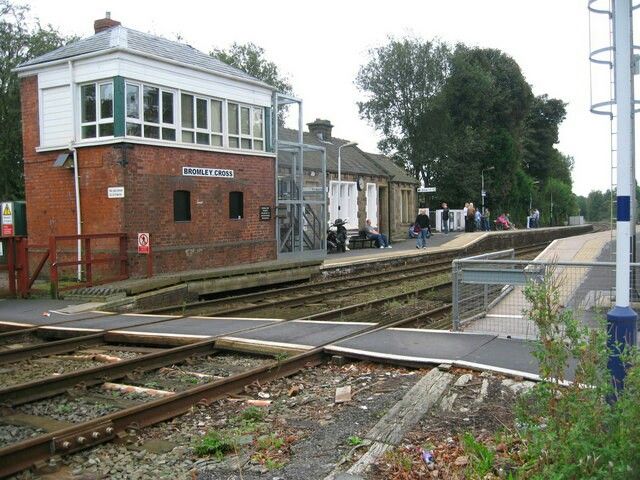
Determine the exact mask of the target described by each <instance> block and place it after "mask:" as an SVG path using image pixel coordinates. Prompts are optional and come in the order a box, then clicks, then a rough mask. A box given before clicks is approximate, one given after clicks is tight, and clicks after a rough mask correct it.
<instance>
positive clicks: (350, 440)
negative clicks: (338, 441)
mask: <svg viewBox="0 0 640 480" xmlns="http://www.w3.org/2000/svg"><path fill="white" fill-rule="evenodd" d="M347 443H348V444H349V445H351V446H352V447H357V446H358V445H362V439H361V438H360V437H359V436H357V435H351V436H350V437H349V438H347Z"/></svg>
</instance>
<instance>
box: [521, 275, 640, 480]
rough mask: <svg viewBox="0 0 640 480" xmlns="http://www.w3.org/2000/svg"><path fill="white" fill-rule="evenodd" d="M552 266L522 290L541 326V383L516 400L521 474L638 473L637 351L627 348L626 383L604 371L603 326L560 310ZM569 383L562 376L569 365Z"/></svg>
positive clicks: (629, 475) (624, 475)
mask: <svg viewBox="0 0 640 480" xmlns="http://www.w3.org/2000/svg"><path fill="white" fill-rule="evenodd" d="M558 282H559V281H558V280H557V279H556V278H554V276H553V272H550V273H549V274H548V275H546V277H545V281H544V282H539V283H532V284H529V285H528V286H527V287H526V288H525V297H526V298H527V300H528V301H529V302H530V303H531V308H530V310H529V311H528V312H527V313H528V316H529V318H531V319H532V320H533V321H534V322H535V323H536V325H537V327H538V329H539V332H540V333H539V337H540V341H539V342H537V343H536V344H535V347H534V356H535V357H536V358H537V360H538V361H539V363H540V376H541V378H542V381H541V382H539V383H538V384H537V385H536V386H535V387H534V388H533V389H532V391H531V392H530V393H529V394H527V395H525V396H524V397H523V398H522V399H521V402H520V404H519V406H518V410H517V418H518V424H517V427H518V433H519V435H520V436H521V440H522V445H521V446H520V451H519V454H518V455H519V457H520V458H519V462H518V463H520V465H521V468H520V469H519V471H518V477H520V478H540V479H547V478H559V479H560V478H563V479H564V478H567V479H573V478H576V479H578V478H580V479H582V478H590V479H630V478H640V408H639V406H638V405H640V355H638V351H637V349H636V348H635V347H634V348H629V349H627V350H626V351H625V352H624V353H623V358H624V360H625V363H626V365H627V370H626V379H625V388H624V390H623V391H620V392H615V391H614V390H613V388H612V379H611V376H610V374H609V372H608V370H607V359H608V356H609V350H608V348H607V332H606V324H605V323H604V321H601V325H600V328H598V329H588V328H587V327H585V326H582V325H581V324H580V322H579V321H577V320H576V319H575V317H574V315H573V313H572V312H571V311H569V310H563V309H562V308H561V306H560V301H559V292H560V290H559V284H558ZM570 368H571V369H573V370H574V375H573V376H574V378H573V382H571V383H568V382H566V378H567V372H568V371H569V369H570Z"/></svg>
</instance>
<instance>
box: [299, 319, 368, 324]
mask: <svg viewBox="0 0 640 480" xmlns="http://www.w3.org/2000/svg"><path fill="white" fill-rule="evenodd" d="M291 323H322V324H326V325H377V323H375V322H338V321H335V320H292V321H291Z"/></svg>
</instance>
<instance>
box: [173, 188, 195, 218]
mask: <svg viewBox="0 0 640 480" xmlns="http://www.w3.org/2000/svg"><path fill="white" fill-rule="evenodd" d="M173 221H174V222H190V221H191V192H189V191H187V190H176V191H175V192H173Z"/></svg>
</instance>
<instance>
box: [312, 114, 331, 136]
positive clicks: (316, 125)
mask: <svg viewBox="0 0 640 480" xmlns="http://www.w3.org/2000/svg"><path fill="white" fill-rule="evenodd" d="M307 126H308V127H309V132H311V133H313V134H314V135H315V136H316V137H318V138H319V139H320V140H327V141H329V140H331V129H332V128H333V125H331V122H330V121H329V120H321V119H319V118H316V119H315V120H314V121H313V122H311V123H307Z"/></svg>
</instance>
